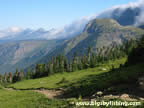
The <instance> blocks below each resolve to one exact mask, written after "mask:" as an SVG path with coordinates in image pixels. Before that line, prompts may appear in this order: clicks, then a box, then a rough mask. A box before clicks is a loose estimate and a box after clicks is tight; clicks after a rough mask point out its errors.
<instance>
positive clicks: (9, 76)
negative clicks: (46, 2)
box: [8, 72, 12, 83]
mask: <svg viewBox="0 0 144 108" xmlns="http://www.w3.org/2000/svg"><path fill="white" fill-rule="evenodd" d="M8 82H9V83H12V74H11V72H9V74H8Z"/></svg>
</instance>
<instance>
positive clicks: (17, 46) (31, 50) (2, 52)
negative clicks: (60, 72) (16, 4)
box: [0, 40, 62, 73]
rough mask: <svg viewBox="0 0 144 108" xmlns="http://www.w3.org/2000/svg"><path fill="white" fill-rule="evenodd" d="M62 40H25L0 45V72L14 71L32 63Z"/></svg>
mask: <svg viewBox="0 0 144 108" xmlns="http://www.w3.org/2000/svg"><path fill="white" fill-rule="evenodd" d="M61 42H62V41H57V40H51V41H47V40H27V41H15V42H10V43H5V44H2V45H0V73H4V72H14V71H15V70H16V68H18V69H20V68H22V69H24V68H26V67H28V66H29V65H32V64H33V63H35V62H36V61H38V60H39V59H41V58H42V57H43V56H45V55H46V54H47V53H48V52H49V51H51V50H52V49H54V48H55V47H56V46H57V45H59V44H60V43H61Z"/></svg>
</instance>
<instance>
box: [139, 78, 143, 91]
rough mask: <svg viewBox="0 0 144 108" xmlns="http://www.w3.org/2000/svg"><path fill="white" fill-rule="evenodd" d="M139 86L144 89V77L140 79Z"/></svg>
mask: <svg viewBox="0 0 144 108" xmlns="http://www.w3.org/2000/svg"><path fill="white" fill-rule="evenodd" d="M138 84H139V88H140V89H141V90H144V77H141V78H139V79H138Z"/></svg>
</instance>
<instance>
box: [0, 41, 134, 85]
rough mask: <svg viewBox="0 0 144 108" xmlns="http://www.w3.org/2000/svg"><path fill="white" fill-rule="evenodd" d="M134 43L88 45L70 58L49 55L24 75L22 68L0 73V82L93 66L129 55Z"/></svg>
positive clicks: (13, 81)
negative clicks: (84, 52) (47, 58)
mask: <svg viewBox="0 0 144 108" xmlns="http://www.w3.org/2000/svg"><path fill="white" fill-rule="evenodd" d="M135 43H136V42H135V41H134V40H132V39H130V40H128V41H126V42H125V43H124V44H123V45H117V44H113V45H111V46H109V47H106V46H104V47H101V48H96V50H94V49H93V48H91V47H88V50H87V54H83V55H79V54H78V52H74V54H73V57H71V59H68V58H67V57H66V56H64V55H62V54H59V55H57V56H56V57H51V59H50V61H49V62H48V63H46V64H37V65H36V66H35V67H34V68H32V69H28V70H27V72H26V73H25V75H24V74H23V70H22V69H21V70H20V71H18V69H16V72H15V73H14V74H13V75H12V74H11V72H9V73H8V74H7V73H5V74H4V75H0V83H15V82H17V81H21V80H23V79H34V78H40V77H45V76H49V75H52V74H55V73H63V72H75V71H77V70H83V69H87V68H94V67H97V66H98V65H99V64H102V63H104V62H107V61H109V60H116V59H120V58H122V57H125V56H127V55H129V54H130V52H131V51H132V50H133V48H134V47H135V46H136V44H135Z"/></svg>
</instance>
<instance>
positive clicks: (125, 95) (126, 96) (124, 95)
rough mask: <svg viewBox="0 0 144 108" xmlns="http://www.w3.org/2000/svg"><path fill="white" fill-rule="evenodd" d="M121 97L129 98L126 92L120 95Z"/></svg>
mask: <svg viewBox="0 0 144 108" xmlns="http://www.w3.org/2000/svg"><path fill="white" fill-rule="evenodd" d="M120 98H121V99H126V98H130V97H129V95H128V94H122V95H121V96H120Z"/></svg>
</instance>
